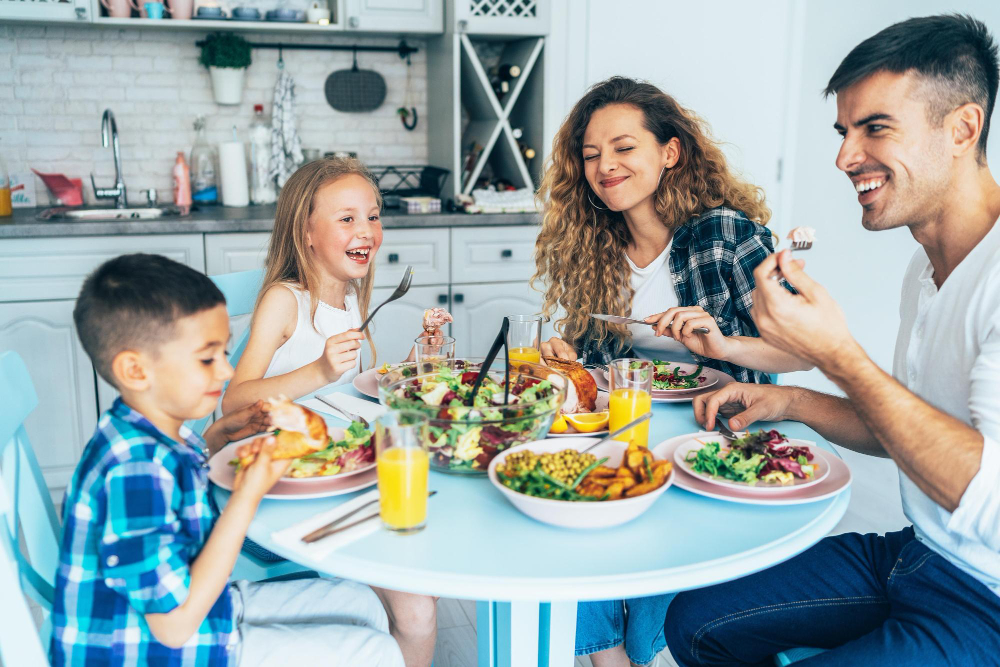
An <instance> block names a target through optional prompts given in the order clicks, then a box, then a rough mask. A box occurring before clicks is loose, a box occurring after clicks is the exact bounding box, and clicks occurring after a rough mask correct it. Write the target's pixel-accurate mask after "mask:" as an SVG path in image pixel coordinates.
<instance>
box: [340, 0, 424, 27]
mask: <svg viewBox="0 0 1000 667" xmlns="http://www.w3.org/2000/svg"><path fill="white" fill-rule="evenodd" d="M346 8H347V11H346V20H345V21H344V25H345V26H346V28H347V29H348V30H364V31H366V32H426V33H441V32H444V0H347V3H346Z"/></svg>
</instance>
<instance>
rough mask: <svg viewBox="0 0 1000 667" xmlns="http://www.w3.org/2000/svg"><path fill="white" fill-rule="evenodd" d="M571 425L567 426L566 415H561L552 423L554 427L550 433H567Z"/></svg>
mask: <svg viewBox="0 0 1000 667" xmlns="http://www.w3.org/2000/svg"><path fill="white" fill-rule="evenodd" d="M567 428H569V425H568V424H566V417H565V416H564V415H559V416H558V417H556V419H555V421H553V422H552V426H551V427H550V428H549V432H550V433H565V432H566V429H567Z"/></svg>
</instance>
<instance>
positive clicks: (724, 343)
mask: <svg viewBox="0 0 1000 667" xmlns="http://www.w3.org/2000/svg"><path fill="white" fill-rule="evenodd" d="M645 321H646V322H649V323H650V324H652V325H653V329H654V330H655V332H656V335H657V336H669V337H670V338H673V339H674V340H676V341H677V342H678V343H680V344H681V345H683V346H684V347H686V348H687V349H689V350H691V351H692V352H694V353H695V354H698V355H701V356H703V357H708V358H710V359H722V360H726V359H727V357H728V356H729V353H730V340H729V339H728V338H726V337H725V336H724V335H723V334H722V331H721V330H720V329H719V325H718V324H716V322H715V318H714V317H712V316H711V315H709V314H708V312H707V311H706V310H705V309H704V308H702V307H701V306H677V307H674V308H669V309H667V310H665V311H664V312H662V313H657V314H656V315H650V316H649V317H647V318H646V319H645ZM699 327H704V328H706V329H708V333H707V334H701V333H694V330H695V329H697V328H699Z"/></svg>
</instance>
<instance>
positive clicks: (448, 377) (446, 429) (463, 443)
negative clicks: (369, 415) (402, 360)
mask: <svg viewBox="0 0 1000 667" xmlns="http://www.w3.org/2000/svg"><path fill="white" fill-rule="evenodd" d="M479 368H480V366H479V365H478V364H472V363H469V362H465V361H463V360H460V359H459V360H454V361H451V362H449V363H447V364H442V365H440V366H438V367H437V368H436V369H435V372H433V373H426V374H423V375H419V376H417V377H413V378H407V379H404V380H403V381H400V382H396V383H394V384H393V385H392V386H391V387H389V388H388V389H387V390H386V394H384V395H383V398H384V402H385V404H386V405H387V406H388V407H390V408H394V409H408V410H418V411H420V412H424V413H425V414H427V415H428V417H429V432H430V438H431V444H430V446H429V451H430V453H431V463H432V465H434V466H435V467H438V468H443V469H445V470H449V471H453V472H473V471H478V472H485V470H486V468H487V467H488V466H489V464H490V461H491V460H493V457H494V456H496V454H497V453H498V452H500V451H503V450H504V449H507V448H508V447H510V446H512V445H516V444H520V443H523V442H530V441H531V440H536V439H537V438H539V437H542V436H541V435H540V434H543V433H545V432H546V431H547V429H548V427H549V425H550V424H551V422H552V418H553V417H554V416H555V413H556V410H558V408H559V406H560V405H562V401H563V400H564V394H565V389H564V388H563V387H561V386H558V385H557V384H553V383H552V382H551V381H550V380H548V379H544V378H542V377H537V376H533V375H531V374H528V373H524V372H518V371H512V372H511V376H510V377H511V387H510V391H509V394H508V398H507V403H506V404H505V403H504V380H503V375H502V374H499V373H495V372H491V373H490V374H488V375H487V376H486V378H485V379H484V380H483V384H482V386H481V387H480V389H479V392H478V393H477V394H476V397H475V401H474V402H473V397H472V387H473V384H474V383H475V381H476V377H477V376H478V375H479ZM553 373H554V372H553Z"/></svg>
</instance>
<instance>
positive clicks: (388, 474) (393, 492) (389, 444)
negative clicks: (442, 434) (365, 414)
mask: <svg viewBox="0 0 1000 667" xmlns="http://www.w3.org/2000/svg"><path fill="white" fill-rule="evenodd" d="M375 456H376V458H375V466H376V472H377V475H378V493H379V514H380V516H381V517H382V524H383V525H384V526H385V527H386V528H388V529H389V530H391V531H394V532H397V533H403V534H408V533H416V532H418V531H420V530H423V528H424V525H425V524H426V523H427V476H428V471H429V470H430V458H429V456H428V454H427V416H426V415H424V414H422V413H420V412H413V411H409V410H399V411H391V412H387V413H386V414H384V415H382V416H381V417H379V418H378V419H377V420H375Z"/></svg>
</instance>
